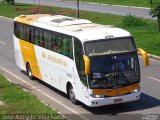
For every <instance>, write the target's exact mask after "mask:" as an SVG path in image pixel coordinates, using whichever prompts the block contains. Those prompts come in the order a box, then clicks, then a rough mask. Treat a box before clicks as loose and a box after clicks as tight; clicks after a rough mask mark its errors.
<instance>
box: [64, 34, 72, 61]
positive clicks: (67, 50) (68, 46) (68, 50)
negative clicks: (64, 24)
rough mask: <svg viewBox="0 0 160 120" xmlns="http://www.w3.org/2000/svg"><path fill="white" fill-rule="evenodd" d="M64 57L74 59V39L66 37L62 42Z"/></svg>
mask: <svg viewBox="0 0 160 120" xmlns="http://www.w3.org/2000/svg"><path fill="white" fill-rule="evenodd" d="M62 53H63V55H65V56H67V57H70V58H73V48H72V37H68V36H65V37H64V38H63V40H62Z"/></svg>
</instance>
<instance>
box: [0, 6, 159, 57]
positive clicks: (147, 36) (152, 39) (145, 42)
mask: <svg viewBox="0 0 160 120" xmlns="http://www.w3.org/2000/svg"><path fill="white" fill-rule="evenodd" d="M34 13H50V14H62V15H68V16H73V17H76V11H75V10H71V9H65V8H58V7H48V6H40V7H39V6H34V5H27V4H15V5H7V4H6V5H0V15H1V16H6V17H10V18H14V17H15V16H18V15H22V14H34ZM80 18H85V19H89V20H91V21H92V22H95V23H99V24H104V25H114V26H116V27H120V28H123V29H126V30H128V31H129V32H131V34H132V35H133V36H134V37H135V41H136V45H137V47H140V48H143V49H144V50H146V51H147V52H148V53H150V54H155V55H160V41H159V38H160V32H158V25H157V22H156V21H154V20H146V19H141V18H137V17H134V16H131V15H128V16H126V17H123V16H118V15H111V14H103V13H95V12H86V11H81V12H80Z"/></svg>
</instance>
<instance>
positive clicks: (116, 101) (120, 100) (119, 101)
mask: <svg viewBox="0 0 160 120" xmlns="http://www.w3.org/2000/svg"><path fill="white" fill-rule="evenodd" d="M121 102H123V99H121V98H120V99H114V103H121Z"/></svg>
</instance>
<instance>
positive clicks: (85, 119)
mask: <svg viewBox="0 0 160 120" xmlns="http://www.w3.org/2000/svg"><path fill="white" fill-rule="evenodd" d="M0 68H1V69H2V70H4V71H5V72H7V73H8V74H10V75H12V76H13V77H15V78H17V79H18V80H20V81H21V82H23V83H25V84H27V85H29V86H31V87H32V88H33V89H35V90H37V91H38V92H40V93H42V94H43V95H44V96H46V97H48V98H49V99H51V100H53V101H54V102H56V103H58V104H59V105H61V106H63V107H64V108H66V109H68V110H69V111H71V112H72V113H74V114H76V115H77V116H79V117H81V118H82V119H84V120H89V119H88V118H86V117H84V116H83V115H81V114H79V113H78V112H76V111H74V110H73V109H71V108H70V107H68V106H66V105H65V104H63V103H61V102H60V101H58V100H56V99H54V98H53V97H51V96H50V95H48V94H46V93H44V92H43V91H42V90H40V89H38V88H36V87H35V86H33V85H31V84H30V83H28V82H26V81H24V80H23V79H21V78H20V77H18V76H16V75H15V74H14V73H12V72H10V71H9V70H7V69H6V68H4V67H2V66H0Z"/></svg>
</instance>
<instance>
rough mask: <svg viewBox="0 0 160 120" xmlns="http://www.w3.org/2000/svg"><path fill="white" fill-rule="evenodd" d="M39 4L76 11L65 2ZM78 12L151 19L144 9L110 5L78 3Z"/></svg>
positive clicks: (20, 0)
mask: <svg viewBox="0 0 160 120" xmlns="http://www.w3.org/2000/svg"><path fill="white" fill-rule="evenodd" d="M15 2H17V3H29V4H34V0H15ZM35 4H37V5H38V4H39V0H35ZM40 4H41V5H48V6H57V7H63V8H71V9H76V3H75V2H65V1H61V0H40ZM80 10H85V11H92V12H99V13H110V14H116V15H123V16H125V15H128V14H132V15H135V16H137V17H142V18H146V19H152V17H151V16H150V15H149V11H150V9H146V8H133V7H120V6H112V5H100V4H88V3H80Z"/></svg>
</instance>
